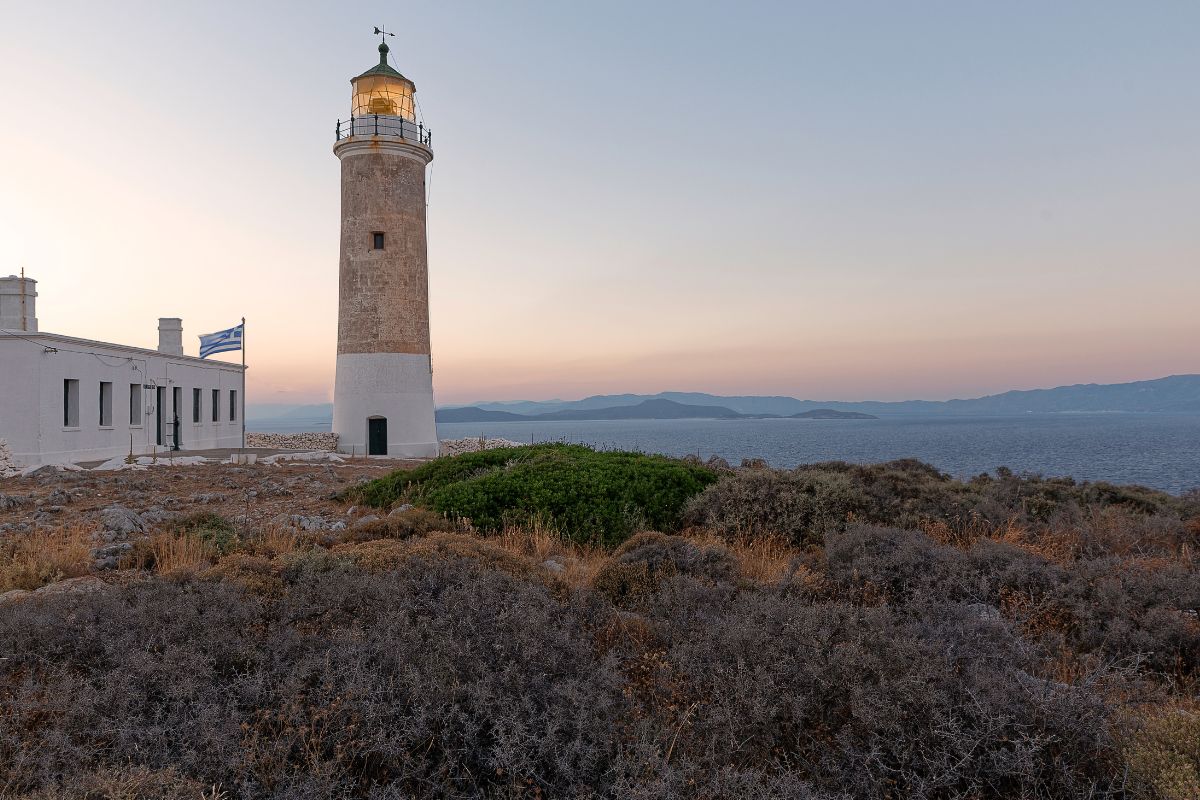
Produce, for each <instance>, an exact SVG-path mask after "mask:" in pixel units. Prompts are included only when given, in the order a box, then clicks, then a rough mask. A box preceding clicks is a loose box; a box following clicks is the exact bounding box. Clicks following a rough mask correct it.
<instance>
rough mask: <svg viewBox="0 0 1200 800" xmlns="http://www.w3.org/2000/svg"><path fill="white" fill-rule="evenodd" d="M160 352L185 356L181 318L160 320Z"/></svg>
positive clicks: (162, 318)
mask: <svg viewBox="0 0 1200 800" xmlns="http://www.w3.org/2000/svg"><path fill="white" fill-rule="evenodd" d="M158 352H160V353H166V354H167V355H169V356H181V355H183V320H181V319H180V318H179V317H159V318H158Z"/></svg>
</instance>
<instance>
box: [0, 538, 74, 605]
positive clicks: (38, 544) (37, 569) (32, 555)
mask: <svg viewBox="0 0 1200 800" xmlns="http://www.w3.org/2000/svg"><path fill="white" fill-rule="evenodd" d="M92 547H93V544H92V533H91V531H89V530H87V529H85V528H82V527H79V526H68V527H64V528H59V529H57V530H47V529H42V528H39V529H37V530H34V531H32V532H30V533H11V534H9V535H7V536H5V537H4V538H0V592H6V591H8V590H10V589H37V588H38V587H41V586H45V585H46V584H48V583H54V582H55V581H60V580H62V579H63V578H75V577H79V576H80V575H86V574H87V573H88V570H89V569H90V567H91V563H92V558H91V552H92Z"/></svg>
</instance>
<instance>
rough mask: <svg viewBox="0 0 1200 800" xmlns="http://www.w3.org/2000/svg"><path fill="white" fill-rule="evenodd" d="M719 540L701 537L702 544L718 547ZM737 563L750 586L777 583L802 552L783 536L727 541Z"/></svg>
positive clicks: (743, 577)
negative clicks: (752, 584) (751, 584)
mask: <svg viewBox="0 0 1200 800" xmlns="http://www.w3.org/2000/svg"><path fill="white" fill-rule="evenodd" d="M718 542H719V540H718V539H716V538H715V537H714V538H711V539H708V538H702V539H701V540H700V541H699V542H698V544H699V543H709V544H717V543H718ZM724 545H725V549H726V550H728V551H729V553H730V555H732V556H733V557H734V558H735V559H736V560H737V563H738V569H739V571H740V572H741V576H742V579H743V580H746V581H749V582H751V583H776V582H778V581H780V580H782V579H783V578H784V577H785V576H786V575H788V574H789V573H790V572H791V567H792V564H793V563H794V562H795V560H796V558H797V557H799V555H800V552H801V551H800V549H799V548H798V547H795V546H794V545H792V544H791V543H790V542H789V541H788V540H787V539H786V538H784V537H783V536H759V537H740V538H736V539H734V540H733V541H726V542H724Z"/></svg>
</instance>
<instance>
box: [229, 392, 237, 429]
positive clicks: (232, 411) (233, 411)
mask: <svg viewBox="0 0 1200 800" xmlns="http://www.w3.org/2000/svg"><path fill="white" fill-rule="evenodd" d="M236 419H237V390H236V389H230V390H229V421H230V422H233V421H234V420H236Z"/></svg>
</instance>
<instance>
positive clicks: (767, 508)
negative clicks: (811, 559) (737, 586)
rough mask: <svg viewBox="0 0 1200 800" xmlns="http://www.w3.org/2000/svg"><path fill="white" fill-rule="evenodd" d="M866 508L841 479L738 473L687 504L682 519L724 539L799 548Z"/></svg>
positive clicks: (838, 476) (861, 496) (769, 472)
mask: <svg viewBox="0 0 1200 800" xmlns="http://www.w3.org/2000/svg"><path fill="white" fill-rule="evenodd" d="M866 508H867V500H866V497H865V495H864V494H863V493H862V490H861V487H859V486H857V485H856V484H855V483H854V481H853V480H851V478H849V477H847V476H846V475H842V474H836V473H820V472H805V471H796V472H784V471H781V470H772V469H743V470H741V471H739V472H737V473H735V474H733V475H729V476H726V477H724V478H722V479H721V480H720V481H719V482H718V483H716V484H715V485H713V486H710V487H708V488H707V489H705V490H704V491H703V492H701V493H700V494H698V495H696V496H695V497H693V498H692V499H691V500H689V501H688V504H687V506H686V507H685V508H684V512H683V519H684V522H685V524H688V525H692V526H695V527H700V528H705V529H707V530H711V531H713V532H714V533H716V534H718V535H720V536H722V537H726V538H739V537H746V536H761V535H776V536H784V537H787V538H788V539H790V540H791V541H792V542H793V543H794V544H796V545H799V546H805V545H816V544H820V543H821V541H822V537H823V536H824V534H825V533H826V531H830V530H840V529H841V528H843V527H845V525H846V522H847V520H849V519H853V518H854V517H856V516H859V515H861V514H862V513H863V512H864V510H865V509H866Z"/></svg>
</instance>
